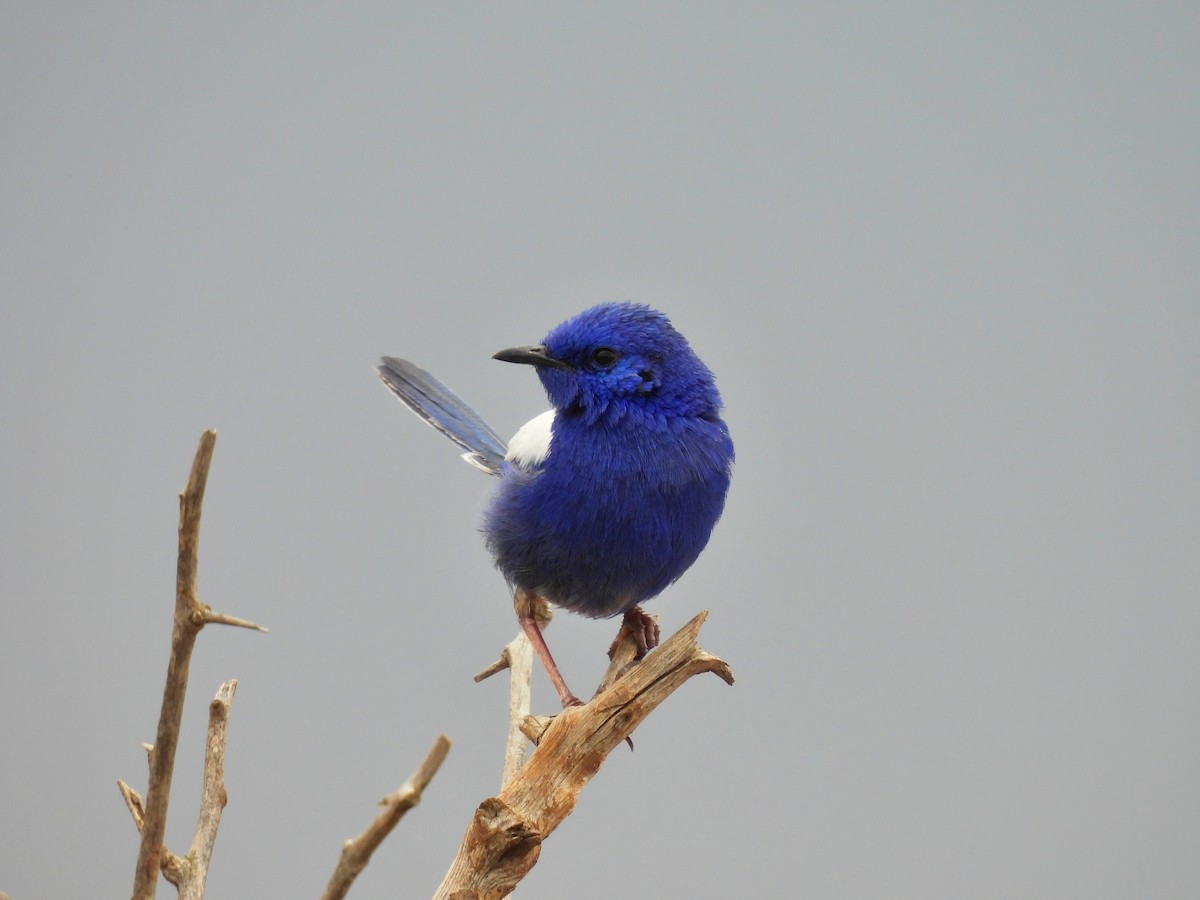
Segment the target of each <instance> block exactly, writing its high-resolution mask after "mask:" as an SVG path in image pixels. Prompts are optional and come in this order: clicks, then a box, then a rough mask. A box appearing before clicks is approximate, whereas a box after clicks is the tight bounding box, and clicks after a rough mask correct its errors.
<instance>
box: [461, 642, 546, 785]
mask: <svg viewBox="0 0 1200 900" xmlns="http://www.w3.org/2000/svg"><path fill="white" fill-rule="evenodd" d="M502 669H508V672H509V677H508V736H507V738H506V739H505V742H504V769H503V771H502V772H501V773H500V787H504V786H505V785H506V784H508V783H509V782H510V781H512V779H513V776H514V775H516V774H517V770H518V769H520V768H521V766H522V765H523V764H524V762H525V751H526V748H527V747H528V746H529V742H528V741H526V740H525V735H524V734H523V733H522V732H521V723H522V722H524V721H525V719H526V718H527V717H528V716H529V711H530V683H531V682H532V681H533V647H532V646H531V645H530V643H529V638H527V637H526V636H525V632H524V631H520V632H517V636H516V637H515V638H513V639H512V640H511V641H510V642H509V643H508V645H507V646H506V647H505V648H504V649H503V650H502V651H501V652H500V658H499V659H498V660H497V661H496V662H494V663H492V664H491V665H490V666H488V667H487V668H486V669H484V670H483V671H482V672H480V673H479V674H478V675H476V676H475V680H476V681H483V679H485V678H489V677H490V676H492V675H495V674H496V673H497V672H499V671H500V670H502Z"/></svg>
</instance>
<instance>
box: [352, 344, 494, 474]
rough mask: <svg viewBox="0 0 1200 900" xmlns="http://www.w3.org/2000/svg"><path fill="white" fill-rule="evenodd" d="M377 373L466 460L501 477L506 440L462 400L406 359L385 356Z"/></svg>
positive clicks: (405, 403) (389, 387) (393, 391)
mask: <svg viewBox="0 0 1200 900" xmlns="http://www.w3.org/2000/svg"><path fill="white" fill-rule="evenodd" d="M380 362H381V365H379V366H378V367H376V369H375V371H376V372H378V373H379V377H380V378H381V379H382V380H383V383H384V384H385V385H387V387H388V389H389V390H390V391H391V392H392V393H393V394H395V395H396V396H397V397H399V398H400V400H401V401H402V402H403V403H404V405H405V406H407V407H408V408H409V409H411V410H412V411H413V412H415V413H416V414H417V415H418V416H420V417H421V418H422V419H424V420H425V421H426V422H427V423H429V424H430V425H432V426H433V427H434V428H436V429H437V430H438V431H440V432H441V433H442V434H444V435H446V437H448V438H450V440H452V441H454V443H456V444H458V446H460V447H462V448H463V449H464V450H466V451H467V452H466V453H464V454H463V459H465V460H466V461H467V462H469V463H470V464H471V465H473V466H475V467H476V468H479V469H483V471H485V472H489V473H491V474H492V475H498V474H500V464H501V463H502V462H503V461H504V454H505V453H506V452H507V448H506V447H505V444H504V440H503V439H502V438H501V437H500V435H498V434H496V432H495V430H494V429H493V428H492V427H491V426H490V425H488V423H487V422H485V421H483V419H482V418H480V416H479V413H477V412H475V410H473V409H471V407H470V406H468V405H467V404H466V403H465V402H464V401H463V399H462V398H461V397H459V396H458V395H457V394H456V393H454V391H452V390H450V388H448V387H446V386H445V385H444V384H442V383H441V382H440V381H438V380H437V379H436V378H434V377H433V376H432V375H430V374H429V373H428V372H426V371H425V370H424V369H421V368H419V367H417V366H414V365H413V364H412V363H410V362H409V361H408V360H406V359H397V358H396V357H394V356H385V357H383V359H382V360H381V361H380Z"/></svg>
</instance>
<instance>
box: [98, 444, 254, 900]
mask: <svg viewBox="0 0 1200 900" xmlns="http://www.w3.org/2000/svg"><path fill="white" fill-rule="evenodd" d="M216 442H217V433H216V432H215V431H206V432H204V433H203V434H202V435H201V436H200V444H199V446H198V447H197V448H196V456H195V459H194V460H193V461H192V469H191V473H190V474H189V476H188V481H187V486H186V487H185V488H184V489H183V492H182V493H180V495H179V557H178V561H177V564H176V574H175V619H174V624H173V626H172V629H171V655H170V658H169V660H168V662H167V678H166V683H165V685H164V687H163V700H162V710H161V712H160V714H159V719H158V732H157V735H156V737H155V740H154V746H153V749H152V750H151V751H150V778H149V782H148V784H147V788H146V799H145V801H144V803H141V802H134V801H133V800H132V799H131V797H136V796H137V794H136V792H134V791H132V789H130V788H129V787H128V785H125V786H123V787H122V788H121V793H122V796H124V797H125V802H126V803H127V804H128V805H129V809H130V812H131V813H132V814H133V817H134V821H135V823H137V822H138V820H139V818H140V820H141V821H140V825H139V827H140V830H141V833H142V841H141V844H140V846H139V847H138V859H137V869H136V871H135V873H134V879H133V897H134V900H149V898H153V897H154V895H155V891H156V890H157V887H158V873H159V870H160V869H161V868H162V867H163V865H164V860H165V859H166V857H165V856H164V854H166V850H165V848H164V847H163V835H164V834H165V833H166V827H167V807H168V804H169V801H170V795H171V776H172V773H173V772H174V769H175V750H176V748H177V745H178V742H179V727H180V723H181V722H182V719H183V703H184V697H185V695H186V694H187V682H188V667H189V666H190V664H191V659H192V650H193V648H194V647H195V644H196V636H197V635H198V634H199V633H200V629H202V628H203V627H204V626H205V625H206V624H208V623H210V622H211V623H222V624H229V625H238V626H241V627H246V628H253V629H256V630H258V631H265V630H266V629H265V628H262V627H261V626H259V625H255V624H254V623H253V622H247V621H246V620H244V619H237V618H235V617H232V616H224V615H221V614H220V613H215V612H213V611H212V610H211V609H210V608H209V607H208V606H206V605H205V604H203V603H201V602H200V600H199V597H198V595H197V588H196V581H197V570H198V564H199V550H200V512H201V507H202V506H203V503H204V489H205V486H206V485H207V484H208V469H209V466H210V465H211V463H212V454H213V448H214V447H215V446H216ZM230 699H232V690H230ZM214 702H215V701H214ZM223 790H224V788H222V791H223ZM138 800H139V801H140V798H138ZM214 829H215V825H214ZM210 849H211V848H210Z"/></svg>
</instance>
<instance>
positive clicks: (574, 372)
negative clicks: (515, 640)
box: [378, 303, 733, 708]
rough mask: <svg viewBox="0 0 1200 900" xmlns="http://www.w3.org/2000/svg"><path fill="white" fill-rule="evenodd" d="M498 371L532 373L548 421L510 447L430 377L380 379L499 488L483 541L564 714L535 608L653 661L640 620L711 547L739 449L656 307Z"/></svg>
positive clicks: (709, 384)
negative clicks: (555, 610) (611, 629)
mask: <svg viewBox="0 0 1200 900" xmlns="http://www.w3.org/2000/svg"><path fill="white" fill-rule="evenodd" d="M494 358H495V359H498V360H502V361H504V362H511V363H523V364H526V365H531V366H533V367H534V369H535V370H536V372H537V374H538V377H539V378H540V379H541V382H542V385H543V387H544V388H545V389H546V394H547V395H548V396H549V398H550V403H551V405H552V407H553V408H552V409H551V410H549V411H548V412H546V413H543V414H542V415H540V416H538V417H536V418H535V419H533V420H531V421H530V422H528V423H527V424H526V425H524V426H523V427H522V428H521V429H520V430H519V431H518V432H517V433H516V434H515V435H514V436H513V438H512V440H511V441H510V442H509V443H508V444H507V445H505V443H504V441H503V440H502V439H501V438H500V436H499V435H497V434H496V432H495V431H494V430H493V429H492V428H491V427H490V426H489V425H488V424H487V423H486V422H484V421H483V419H482V418H480V416H479V414H478V413H476V412H475V411H474V410H473V409H472V408H471V407H470V406H468V405H467V404H466V403H464V402H463V401H462V400H461V399H460V398H459V397H458V396H457V395H456V394H454V393H453V392H452V391H451V390H449V389H448V388H447V387H446V386H445V385H443V384H442V383H441V382H440V381H438V380H437V379H436V378H434V377H433V376H432V375H430V374H429V373H428V372H426V371H424V370H423V369H420V368H418V367H417V366H415V365H413V364H412V363H410V362H408V361H406V360H403V359H396V358H394V357H390V356H385V357H384V358H383V360H382V365H380V366H379V367H378V372H379V376H380V378H382V379H383V382H384V384H386V385H387V386H388V388H390V389H391V390H392V391H393V392H394V393H395V394H396V396H398V397H399V398H400V399H401V400H402V401H404V403H405V404H406V405H407V406H408V407H409V408H410V409H412V410H413V411H414V412H415V413H417V415H419V416H420V417H421V418H423V419H424V420H425V421H426V422H428V423H429V424H430V425H432V426H433V427H434V428H436V429H438V430H439V431H441V432H442V433H443V434H445V435H446V436H447V437H449V438H450V439H451V440H452V441H454V442H455V443H457V444H458V445H459V446H461V447H462V448H463V449H464V450H466V451H467V452H466V453H464V454H463V458H464V459H466V460H467V461H468V462H470V463H471V464H473V465H475V466H476V467H478V468H480V469H483V470H484V471H485V472H489V473H491V474H492V475H496V476H498V477H499V479H500V480H499V483H498V485H497V486H496V490H495V492H494V493H493V495H492V498H491V501H490V503H489V504H488V507H487V511H486V513H485V515H484V524H483V533H484V536H485V539H486V543H487V546H488V548H489V549H490V550H491V552H492V554H493V556H494V557H495V560H496V566H497V568H499V569H500V571H501V572H502V573H503V574H504V577H505V578H506V579H507V580H508V583H509V584H510V586H511V587H512V589H513V603H514V606H515V607H516V611H517V617H518V619H519V620H520V623H521V627H522V629H523V630H524V631H525V633H526V634H527V635H528V636H529V639H530V641H531V643H532V644H533V647H534V650H535V651H536V652H537V654H538V656H539V658H540V659H541V660H542V664H543V665H544V666H545V668H546V672H547V674H548V675H549V676H550V680H551V681H552V682H553V684H554V687H555V690H556V691H557V692H558V696H559V700H561V701H562V704H563V707H564V708H565V707H567V706H572V705H577V704H578V703H579V702H580V701H579V700H578V698H576V697H575V695H574V694H572V693H571V691H570V690H569V689H568V688H567V685H566V683H565V682H564V681H563V678H562V675H561V674H560V673H559V671H558V667H557V666H556V665H555V663H554V659H553V658H552V657H551V655H550V650H549V648H548V647H547V646H546V642H545V639H544V638H543V637H542V633H541V629H540V627H539V626H538V622H537V618H536V615H535V613H536V611H537V609H538V608H539V606H540V601H541V600H545V601H549V603H551V604H553V605H554V606H559V607H563V608H564V609H568V610H571V611H572V612H577V613H581V614H583V615H585V616H591V617H593V618H604V617H610V616H616V615H618V614H622V615H623V620H622V626H621V628H622V633H621V634H618V638H617V641H619V640H620V639H621V637H622V635H623V634H624V633H625V632H629V633H632V635H633V636H634V638H635V640H636V642H637V648H638V654H637V655H638V658H639V659H640V658H641V657H642V656H644V655H645V654H646V652H647V651H648V650H650V649H652V648H653V647H654V646H655V645H657V643H658V627H657V625H656V624H655V623H654V620H653V619H651V618H650V617H649V616H647V615H646V614H645V613H644V612H643V611H642V609H641V607H640V606H639V604H640V603H642V602H643V601H645V600H648V599H649V598H651V597H653V596H655V595H656V594H658V593H660V592H661V591H662V590H663V589H664V588H666V587H667V586H668V585H669V584H671V582H673V581H675V580H676V579H677V578H679V576H680V575H682V574H683V573H684V572H685V571H686V570H687V568H688V567H689V566H690V565H691V564H692V563H693V562H695V560H696V557H697V556H699V555H700V551H701V550H703V549H704V545H705V544H707V543H708V538H709V535H710V534H711V533H712V529H713V526H714V525H715V524H716V522H717V519H718V518H719V517H720V515H721V511H722V509H723V508H724V506H725V494H726V492H727V491H728V489H729V477H730V470H731V467H732V465H733V442H732V441H731V440H730V437H729V429H728V428H727V427H726V425H725V423H724V422H723V421H722V420H721V417H720V410H721V398H720V395H719V394H718V393H717V388H716V385H715V384H714V382H713V376H712V372H710V371H709V369H708V367H707V366H705V365H704V363H703V362H701V361H700V359H699V357H697V356H696V354H695V353H694V352H692V348H691V347H690V346H689V345H688V342H687V341H686V340H685V339H684V337H683V335H681V334H680V333H679V332H678V331H676V330H675V328H674V327H673V326H672V325H671V323H670V321H669V320H668V319H667V317H666V316H665V315H663V314H662V313H660V312H657V311H655V310H653V309H651V308H650V307H648V306H643V305H640V304H635V303H604V304H601V305H599V306H594V307H592V308H591V309H588V310H585V311H584V312H582V313H580V314H579V315H577V316H575V317H574V318H572V319H568V320H567V321H566V322H563V323H562V324H561V325H559V326H558V327H557V328H555V329H554V330H553V331H551V332H550V334H549V335H547V336H546V339H545V340H544V341H543V342H542V343H541V344H538V345H535V346H525V347H513V348H511V349H508V350H501V351H500V352H499V353H497V354H495V357H494ZM539 598H540V599H539ZM616 643H617V642H614V648H615V646H616Z"/></svg>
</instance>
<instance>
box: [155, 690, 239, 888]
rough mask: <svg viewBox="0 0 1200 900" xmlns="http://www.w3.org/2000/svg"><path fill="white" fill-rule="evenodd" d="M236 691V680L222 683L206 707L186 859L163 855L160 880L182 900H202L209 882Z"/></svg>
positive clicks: (223, 796)
mask: <svg viewBox="0 0 1200 900" xmlns="http://www.w3.org/2000/svg"><path fill="white" fill-rule="evenodd" d="M236 691H237V680H236V679H233V680H230V681H227V682H225V683H224V684H223V685H221V687H220V688H219V689H218V690H217V695H216V697H214V698H213V701H212V703H210V704H209V705H208V744H207V746H206V748H205V751H204V790H203V793H202V794H201V797H200V817H199V820H198V821H197V822H196V831H195V834H194V836H193V837H192V846H191V848H190V849H189V850H188V852H187V855H186V856H176V855H175V854H173V853H166V854H165V856H164V860H163V867H162V870H163V877H164V878H166V879H167V881H169V882H171V884H173V885H175V887H177V888H178V889H179V896H180V898H181V900H201V898H202V897H203V896H204V883H205V881H206V880H207V879H208V864H209V862H211V860H212V852H213V845H214V844H216V841H217V826H219V825H220V824H221V812H222V811H223V810H224V809H225V804H226V802H227V801H228V794H227V793H226V791H225V742H226V738H227V735H228V732H229V708H230V706H231V705H232V704H233V695H234V693H235V692H236Z"/></svg>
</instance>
